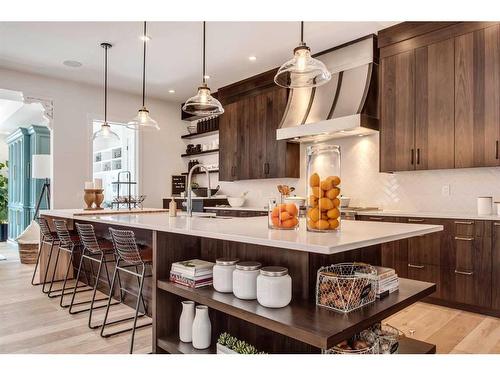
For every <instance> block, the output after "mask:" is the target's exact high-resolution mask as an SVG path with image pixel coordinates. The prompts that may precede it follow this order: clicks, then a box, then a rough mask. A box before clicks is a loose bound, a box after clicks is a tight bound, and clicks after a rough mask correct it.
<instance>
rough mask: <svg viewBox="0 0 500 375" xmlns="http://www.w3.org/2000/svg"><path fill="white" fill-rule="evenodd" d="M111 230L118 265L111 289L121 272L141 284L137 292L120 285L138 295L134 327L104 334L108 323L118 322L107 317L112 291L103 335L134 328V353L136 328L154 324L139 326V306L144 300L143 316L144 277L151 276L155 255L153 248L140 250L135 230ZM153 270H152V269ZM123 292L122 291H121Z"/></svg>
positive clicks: (102, 328)
mask: <svg viewBox="0 0 500 375" xmlns="http://www.w3.org/2000/svg"><path fill="white" fill-rule="evenodd" d="M109 232H110V233H111V239H112V240H113V246H114V250H115V254H116V257H117V259H116V266H115V272H114V274H113V280H112V282H111V289H112V290H113V288H114V284H115V279H116V276H117V275H119V272H120V271H122V272H127V273H128V274H131V275H133V276H136V277H137V282H138V284H139V291H138V293H137V294H135V293H134V292H132V291H130V290H128V289H125V288H122V287H120V290H121V291H123V292H126V293H128V294H132V295H134V296H136V297H137V302H136V305H135V314H134V317H133V318H134V323H133V326H132V328H128V329H124V330H121V331H118V332H113V333H111V334H104V328H105V327H106V325H109V324H114V323H116V322H110V323H107V318H108V312H109V306H110V304H111V298H112V293H110V294H109V298H108V305H107V307H106V313H105V315H104V321H103V324H102V327H101V336H102V337H109V336H111V335H116V334H118V333H123V332H127V331H130V330H132V337H131V339H130V351H129V352H130V354H132V352H133V349H134V337H135V330H136V329H137V328H143V327H147V326H150V325H152V323H147V324H143V325H140V326H137V318H138V317H139V316H138V315H139V307H140V302H141V301H142V305H143V307H144V313H142V315H141V316H144V315H146V304H145V302H144V297H143V295H142V290H143V287H144V279H145V278H146V277H151V276H152V273H151V274H149V275H146V267H148V266H149V267H151V266H152V263H153V256H152V251H151V249H145V250H144V251H142V252H140V251H139V247H138V246H137V243H136V241H135V235H134V232H133V231H130V230H118V229H113V228H109ZM140 266H142V270H141V271H139V267H140ZM130 268H133V269H135V272H134V271H133V270H131V269H130ZM151 272H152V270H151ZM120 293H121V292H120Z"/></svg>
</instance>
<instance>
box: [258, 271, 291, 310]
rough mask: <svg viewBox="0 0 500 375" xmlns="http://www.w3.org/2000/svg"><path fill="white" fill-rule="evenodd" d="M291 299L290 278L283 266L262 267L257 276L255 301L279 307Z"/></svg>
mask: <svg viewBox="0 0 500 375" xmlns="http://www.w3.org/2000/svg"><path fill="white" fill-rule="evenodd" d="M291 300H292V278H291V277H290V275H289V274H288V269H287V268H285V267H262V268H261V269H260V274H259V276H258V277H257V301H258V302H259V303H260V304H261V305H262V306H265V307H272V308H280V307H285V306H287V305H288V304H289V303H290V301H291Z"/></svg>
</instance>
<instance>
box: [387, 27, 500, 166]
mask: <svg viewBox="0 0 500 375" xmlns="http://www.w3.org/2000/svg"><path fill="white" fill-rule="evenodd" d="M407 24H408V26H407V27H406V28H405V26H404V25H405V23H403V24H400V25H397V26H398V27H394V28H389V29H386V30H384V31H381V35H379V47H380V57H381V62H380V105H381V107H380V108H381V111H380V170H381V171H382V172H395V171H409V170H427V169H450V168H464V167H482V166H496V165H500V164H499V159H498V157H499V155H498V142H499V138H500V136H499V134H500V117H499V111H500V105H499V103H500V77H499V76H500V65H499V64H500V57H499V56H500V39H499V27H500V26H499V25H498V24H496V23H486V22H460V23H458V22H456V23H451V22H450V23H432V22H431V23H427V24H429V25H427V26H426V25H424V23H407ZM424 26H425V27H424ZM391 29H392V30H391ZM419 30H425V31H428V32H426V33H424V34H418V33H419ZM397 33H399V34H400V35H398V34H397ZM380 41H382V44H380Z"/></svg>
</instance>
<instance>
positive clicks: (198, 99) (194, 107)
mask: <svg viewBox="0 0 500 375" xmlns="http://www.w3.org/2000/svg"><path fill="white" fill-rule="evenodd" d="M182 110H183V111H184V112H187V113H191V114H192V115H196V116H204V117H205V116H214V115H215V116H217V115H222V114H223V113H224V108H222V104H220V102H219V101H218V100H217V99H215V98H214V97H213V96H212V94H211V93H210V88H209V87H208V86H207V75H206V74H205V21H203V81H202V84H201V86H200V87H198V93H197V94H196V95H195V96H193V97H192V98H189V99H188V100H186V103H184V105H183V106H182Z"/></svg>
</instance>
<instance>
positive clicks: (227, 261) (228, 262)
mask: <svg viewBox="0 0 500 375" xmlns="http://www.w3.org/2000/svg"><path fill="white" fill-rule="evenodd" d="M239 261H240V260H239V259H238V258H218V259H216V260H215V263H216V264H219V265H221V266H233V265H235V264H236V263H238V262H239Z"/></svg>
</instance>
